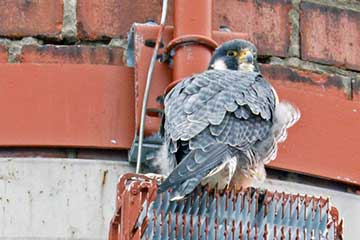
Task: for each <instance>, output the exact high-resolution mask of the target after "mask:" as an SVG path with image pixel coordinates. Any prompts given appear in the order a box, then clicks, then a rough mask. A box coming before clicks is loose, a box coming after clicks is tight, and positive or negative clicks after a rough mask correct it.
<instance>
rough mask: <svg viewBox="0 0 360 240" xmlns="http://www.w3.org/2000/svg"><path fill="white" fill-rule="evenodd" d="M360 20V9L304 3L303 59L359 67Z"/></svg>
mask: <svg viewBox="0 0 360 240" xmlns="http://www.w3.org/2000/svg"><path fill="white" fill-rule="evenodd" d="M359 23H360V12H356V11H352V10H345V9H339V8H336V7H331V6H325V5H320V4H316V3H309V2H303V3H302V4H301V27H300V29H301V30H300V31H301V56H302V58H303V59H304V60H309V61H316V62H320V63H324V64H331V65H336V66H343V67H346V68H349V69H354V70H360V48H359V45H360V24H359Z"/></svg>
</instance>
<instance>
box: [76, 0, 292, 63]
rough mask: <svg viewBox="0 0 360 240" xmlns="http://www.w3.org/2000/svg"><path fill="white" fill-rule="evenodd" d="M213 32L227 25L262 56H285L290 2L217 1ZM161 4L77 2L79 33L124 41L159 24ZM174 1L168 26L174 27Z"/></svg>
mask: <svg viewBox="0 0 360 240" xmlns="http://www.w3.org/2000/svg"><path fill="white" fill-rule="evenodd" d="M214 2H215V14H214V18H213V29H218V28H219V26H220V25H227V26H229V27H230V28H231V29H232V30H233V31H239V32H248V33H249V34H250V36H251V40H252V41H254V43H255V44H256V45H257V46H258V48H259V51H260V53H261V54H266V55H272V54H274V55H278V56H286V54H287V51H288V48H289V43H290V40H289V39H290V37H289V36H290V23H289V16H288V13H289V11H290V9H291V8H292V6H291V1H290V0H272V1H270V0H267V1H253V0H241V1H238V0H216V1H214ZM161 3H162V1H161V0H103V1H97V0H78V7H77V17H78V32H79V37H80V38H81V39H100V38H102V37H104V36H107V37H116V36H122V37H125V36H126V33H127V32H128V31H129V29H130V26H131V24H132V23H134V22H144V21H146V20H149V19H154V20H156V21H157V22H159V20H160V14H161ZM171 3H172V1H170V5H169V7H168V17H167V25H172V24H173V19H172V18H173V6H172V4H171Z"/></svg>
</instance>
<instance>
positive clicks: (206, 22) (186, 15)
mask: <svg viewBox="0 0 360 240" xmlns="http://www.w3.org/2000/svg"><path fill="white" fill-rule="evenodd" d="M212 13H213V0H195V1H194V0H174V38H177V37H181V36H184V35H189V34H197V35H203V36H206V37H209V38H211V32H212V24H211V22H212V21H211V20H212ZM210 58H211V50H210V49H209V48H207V47H205V46H202V45H188V46H184V47H180V48H178V49H177V50H176V54H175V56H174V72H173V76H174V78H173V80H178V79H181V78H184V77H186V76H189V75H191V74H193V73H198V72H202V71H204V70H205V69H206V68H207V66H208V64H209V61H210Z"/></svg>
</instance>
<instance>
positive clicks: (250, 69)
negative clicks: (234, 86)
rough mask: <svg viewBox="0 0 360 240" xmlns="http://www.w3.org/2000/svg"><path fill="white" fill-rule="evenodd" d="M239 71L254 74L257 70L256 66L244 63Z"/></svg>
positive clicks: (239, 67)
mask: <svg viewBox="0 0 360 240" xmlns="http://www.w3.org/2000/svg"><path fill="white" fill-rule="evenodd" d="M238 70H239V71H244V72H253V71H254V70H255V66H254V64H250V63H242V64H240V65H239V66H238Z"/></svg>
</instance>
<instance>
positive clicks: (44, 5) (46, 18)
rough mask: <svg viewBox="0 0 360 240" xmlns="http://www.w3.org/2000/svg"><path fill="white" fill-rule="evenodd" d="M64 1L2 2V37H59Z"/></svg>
mask: <svg viewBox="0 0 360 240" xmlns="http://www.w3.org/2000/svg"><path fill="white" fill-rule="evenodd" d="M63 12H64V10H63V0H51V1H49V0H1V1H0V13H1V14H0V35H1V36H6V37H24V36H46V37H54V38H56V37H59V35H60V33H61V28H62V22H63Z"/></svg>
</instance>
